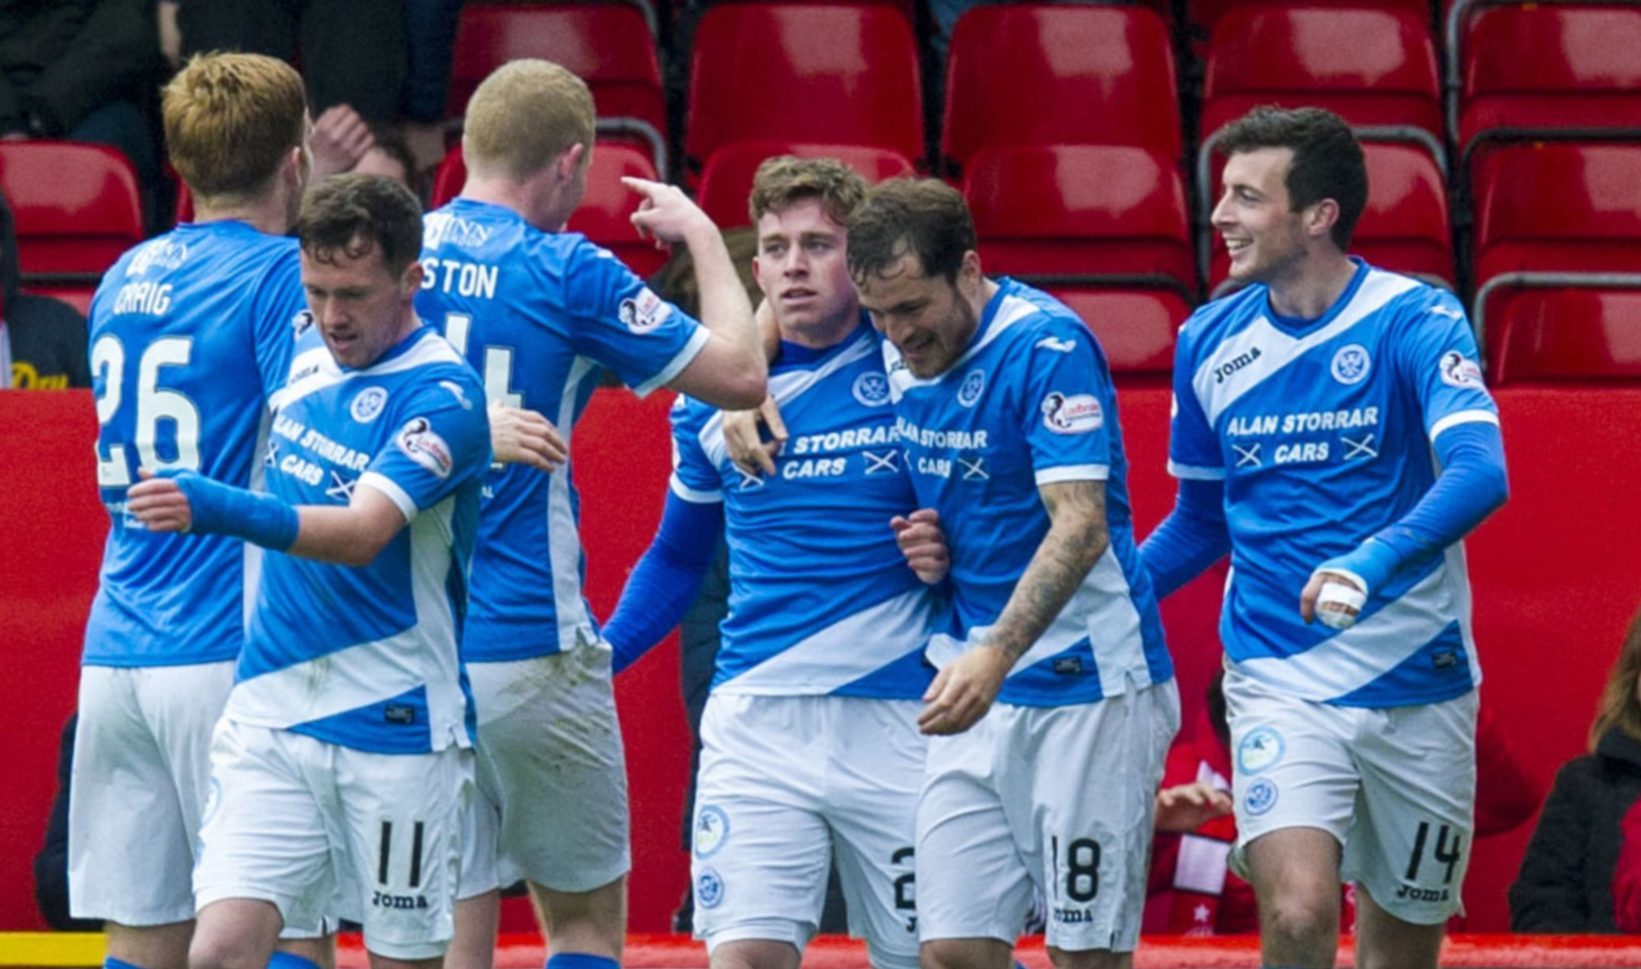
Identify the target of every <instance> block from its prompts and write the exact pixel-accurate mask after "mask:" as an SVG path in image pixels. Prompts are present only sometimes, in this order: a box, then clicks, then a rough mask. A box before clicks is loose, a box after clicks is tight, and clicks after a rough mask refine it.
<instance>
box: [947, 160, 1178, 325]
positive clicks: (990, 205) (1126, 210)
mask: <svg viewBox="0 0 1641 969" xmlns="http://www.w3.org/2000/svg"><path fill="white" fill-rule="evenodd" d="M963 194H964V196H965V197H966V198H967V199H968V201H969V207H970V208H971V209H972V210H973V213H974V224H975V230H976V232H977V233H978V234H979V237H980V253H981V264H982V265H983V266H984V267H985V268H986V271H987V272H994V273H1026V274H1045V273H1048V274H1078V275H1088V274H1123V275H1158V274H1160V275H1163V276H1166V277H1169V278H1171V279H1173V280H1176V281H1177V282H1178V283H1179V284H1180V286H1181V287H1183V288H1184V289H1185V290H1186V291H1188V292H1193V293H1194V292H1196V289H1197V281H1196V276H1197V274H1196V258H1195V255H1194V253H1193V251H1192V248H1191V233H1190V227H1189V223H1188V221H1187V218H1186V212H1185V185H1184V182H1183V181H1182V179H1181V177H1180V173H1179V170H1178V169H1177V168H1176V167H1175V166H1174V165H1173V164H1172V163H1171V162H1170V161H1169V160H1168V159H1167V158H1165V157H1163V156H1161V155H1158V154H1156V153H1155V152H1152V151H1148V150H1146V149H1144V148H1134V147H1129V146H1123V145H1061V146H1057V147H1047V146H1035V147H1014V148H988V149H986V150H984V151H982V152H980V153H979V154H977V155H975V156H974V158H973V159H972V162H971V164H970V166H969V174H968V177H967V178H966V179H965V181H964V188H963Z"/></svg>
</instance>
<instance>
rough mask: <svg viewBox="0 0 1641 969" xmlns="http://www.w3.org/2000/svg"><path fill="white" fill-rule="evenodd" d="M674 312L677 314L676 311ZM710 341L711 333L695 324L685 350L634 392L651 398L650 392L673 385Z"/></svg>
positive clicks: (634, 389)
mask: <svg viewBox="0 0 1641 969" xmlns="http://www.w3.org/2000/svg"><path fill="white" fill-rule="evenodd" d="M674 312H676V310H675V311H674ZM710 339H712V333H711V331H709V330H708V329H707V328H706V327H704V326H702V325H701V324H699V323H697V324H695V333H694V334H693V335H691V336H690V338H689V342H688V343H686V344H684V348H683V349H682V350H679V351H678V353H677V354H676V355H674V356H673V358H672V359H671V360H670V361H668V362H667V365H666V366H665V367H662V368H661V372H660V373H658V374H656V375H655V376H653V377H651V378H650V379H648V380H646V381H644V382H643V383H641V384H639V385H638V386H636V387H634V388H633V389H632V392H633V393H635V394H637V395H638V396H639V397H647V396H649V393H650V391H652V390H654V389H655V388H657V387H664V386H666V385H667V384H669V383H671V382H672V378H674V377H676V376H678V375H679V374H680V373H682V372H683V370H684V368H685V367H687V366H689V365H690V363H691V361H693V360H694V359H695V357H696V356H697V355H698V354H699V353H700V352H701V351H702V350H703V349H705V347H706V345H707V341H708V340H710Z"/></svg>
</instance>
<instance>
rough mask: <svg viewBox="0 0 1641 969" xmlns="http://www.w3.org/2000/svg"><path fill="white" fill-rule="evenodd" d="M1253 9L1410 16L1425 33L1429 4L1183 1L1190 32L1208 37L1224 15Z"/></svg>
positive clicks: (1418, 0) (1396, 0)
mask: <svg viewBox="0 0 1641 969" xmlns="http://www.w3.org/2000/svg"><path fill="white" fill-rule="evenodd" d="M1252 7H1296V8H1297V7H1304V8H1308V9H1312V10H1331V9H1333V8H1336V7H1358V8H1359V7H1374V8H1376V9H1379V10H1389V11H1396V12H1399V13H1410V14H1412V15H1413V16H1415V17H1418V18H1419V19H1420V21H1421V22H1422V23H1423V24H1424V25H1425V27H1426V28H1427V29H1428V28H1429V26H1430V2H1429V0H1186V3H1185V19H1186V22H1187V23H1189V24H1190V26H1191V28H1192V29H1193V30H1196V31H1200V32H1201V33H1202V34H1204V35H1208V36H1211V35H1212V34H1213V32H1214V30H1216V29H1217V28H1218V26H1219V21H1220V18H1222V17H1223V16H1224V15H1225V14H1227V13H1231V12H1233V11H1240V10H1247V9H1249V8H1252Z"/></svg>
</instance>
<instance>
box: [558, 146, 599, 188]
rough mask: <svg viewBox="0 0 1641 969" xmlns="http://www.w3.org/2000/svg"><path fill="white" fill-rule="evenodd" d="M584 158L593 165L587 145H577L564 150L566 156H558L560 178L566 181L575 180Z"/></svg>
mask: <svg viewBox="0 0 1641 969" xmlns="http://www.w3.org/2000/svg"><path fill="white" fill-rule="evenodd" d="M583 158H586V159H587V164H591V163H592V158H591V157H590V155H589V153H588V149H587V146H586V145H581V144H576V145H571V146H570V147H568V148H566V149H564V154H562V155H560V156H558V177H559V178H561V179H564V180H566V181H568V180H569V179H572V178H574V177H575V175H576V172H577V171H578V170H579V169H580V166H581V164H582V159H583Z"/></svg>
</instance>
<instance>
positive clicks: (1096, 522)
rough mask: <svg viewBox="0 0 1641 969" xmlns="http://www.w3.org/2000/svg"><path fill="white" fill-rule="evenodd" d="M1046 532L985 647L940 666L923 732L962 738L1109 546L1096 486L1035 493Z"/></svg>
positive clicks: (1101, 491) (1052, 487)
mask: <svg viewBox="0 0 1641 969" xmlns="http://www.w3.org/2000/svg"><path fill="white" fill-rule="evenodd" d="M1037 490H1038V494H1039V495H1041V496H1042V499H1043V505H1044V507H1046V508H1047V509H1048V517H1049V528H1048V533H1047V534H1046V535H1044V536H1043V540H1042V542H1041V543H1039V544H1038V546H1037V552H1036V553H1035V554H1034V555H1032V557H1031V562H1030V563H1028V564H1027V565H1026V571H1025V573H1024V574H1023V575H1021V576H1020V581H1019V582H1018V583H1016V584H1015V586H1014V593H1013V594H1012V595H1010V596H1009V601H1008V603H1007V604H1006V605H1004V606H1003V614H1002V615H1001V616H998V617H997V624H996V625H994V626H993V627H992V629H991V633H990V635H989V636H987V637H986V641H985V642H984V643H981V644H980V645H979V646H976V647H975V648H973V649H970V650H969V651H968V652H966V653H964V654H963V655H962V656H960V657H958V658H957V659H956V660H954V661H953V662H951V663H949V664H947V665H946V667H945V668H944V669H942V670H941V671H940V674H939V675H938V676H936V677H935V679H934V682H933V683H931V684H930V685H929V690H928V692H927V693H925V694H924V695H923V701H924V708H923V714H922V715H921V716H920V717H918V727H919V728H920V729H922V731H923V732H924V733H932V734H953V733H962V732H963V731H965V730H967V729H969V728H970V727H972V726H973V725H974V724H975V722H976V721H978V720H979V719H980V718H981V717H983V716H985V714H986V711H987V710H989V709H991V704H992V701H993V700H995V699H996V698H997V691H998V690H999V689H1001V688H1002V686H1003V678H1004V677H1006V676H1007V675H1008V673H1009V670H1011V669H1013V668H1014V664H1015V662H1016V661H1017V660H1019V658H1020V657H1021V656H1023V655H1025V652H1026V650H1028V649H1030V648H1031V645H1032V644H1033V643H1035V642H1036V641H1037V637H1039V636H1041V635H1042V634H1043V631H1044V630H1045V629H1047V628H1048V626H1049V623H1051V622H1053V621H1054V617H1056V616H1058V615H1059V614H1060V610H1061V609H1064V608H1065V605H1066V603H1067V602H1069V601H1071V594H1072V593H1073V592H1075V591H1076V589H1077V587H1078V586H1079V585H1081V584H1082V581H1083V579H1084V578H1085V577H1087V575H1088V572H1089V570H1090V569H1092V568H1093V567H1094V563H1095V562H1097V561H1099V559H1100V556H1101V555H1104V554H1105V550H1106V547H1107V546H1108V545H1110V544H1111V536H1110V533H1109V532H1107V531H1106V523H1105V483H1104V482H1103V481H1063V482H1058V483H1055V484H1046V485H1043V486H1042V487H1040V488H1038V489H1037Z"/></svg>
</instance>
